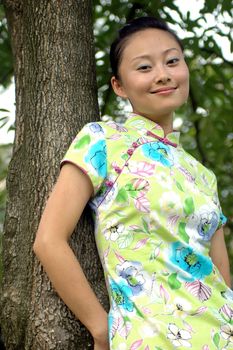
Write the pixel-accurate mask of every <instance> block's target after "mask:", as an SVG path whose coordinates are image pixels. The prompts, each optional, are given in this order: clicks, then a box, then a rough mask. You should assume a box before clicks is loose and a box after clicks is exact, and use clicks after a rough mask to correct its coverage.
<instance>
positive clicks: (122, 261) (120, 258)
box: [115, 252, 125, 263]
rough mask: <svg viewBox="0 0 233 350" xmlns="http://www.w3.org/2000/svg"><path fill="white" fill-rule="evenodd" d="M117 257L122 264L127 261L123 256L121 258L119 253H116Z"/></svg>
mask: <svg viewBox="0 0 233 350" xmlns="http://www.w3.org/2000/svg"><path fill="white" fill-rule="evenodd" d="M115 255H116V257H117V259H118V260H119V261H120V263H124V262H125V259H124V258H123V256H121V255H120V254H118V253H117V252H115Z"/></svg>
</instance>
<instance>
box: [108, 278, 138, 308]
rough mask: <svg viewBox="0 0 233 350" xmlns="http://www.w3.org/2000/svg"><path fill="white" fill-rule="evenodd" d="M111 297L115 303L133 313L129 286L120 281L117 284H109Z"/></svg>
mask: <svg viewBox="0 0 233 350" xmlns="http://www.w3.org/2000/svg"><path fill="white" fill-rule="evenodd" d="M110 288H111V295H112V296H113V300H114V301H115V303H116V304H117V305H118V306H120V307H122V308H123V309H125V310H127V311H133V302H132V301H131V300H130V298H131V297H132V290H131V289H130V288H129V286H128V285H127V284H126V283H125V282H124V281H121V282H119V283H118V284H117V283H116V282H114V281H112V282H111V283H110Z"/></svg>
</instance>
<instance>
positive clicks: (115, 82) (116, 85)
mask: <svg viewBox="0 0 233 350" xmlns="http://www.w3.org/2000/svg"><path fill="white" fill-rule="evenodd" d="M111 84H112V88H113V91H114V92H115V94H116V95H117V96H120V97H122V98H127V97H128V96H127V95H126V93H125V90H124V88H123V86H122V83H121V81H120V80H119V79H117V78H116V77H115V76H113V77H112V78H111Z"/></svg>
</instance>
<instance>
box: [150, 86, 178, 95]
mask: <svg viewBox="0 0 233 350" xmlns="http://www.w3.org/2000/svg"><path fill="white" fill-rule="evenodd" d="M175 90H176V87H166V88H165V87H164V88H161V89H157V90H155V91H152V92H151V94H157V95H168V94H170V93H172V92H174V91H175Z"/></svg>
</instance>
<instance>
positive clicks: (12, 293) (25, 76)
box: [1, 0, 104, 350]
mask: <svg viewBox="0 0 233 350" xmlns="http://www.w3.org/2000/svg"><path fill="white" fill-rule="evenodd" d="M4 6H5V10H6V15H7V20H8V26H9V30H10V34H11V44H12V51H13V57H14V72H15V84H16V107H17V108H16V135H15V142H14V148H13V157H12V160H11V162H10V166H9V170H8V180H7V188H8V205H7V210H6V219H5V225H4V239H3V264H4V274H3V281H2V285H3V293H2V298H1V327H2V333H3V336H4V342H5V344H6V348H7V349H9V350H10V349H25V350H26V349H36V350H38V349H62V350H64V349H77V348H78V349H87V348H88V347H89V346H88V345H90V347H91V343H90V338H89V337H88V335H87V333H86V331H85V330H84V328H83V327H80V326H79V324H78V322H77V321H75V319H74V317H73V316H72V315H71V313H70V312H69V311H68V309H67V308H66V307H65V306H64V304H63V303H62V302H61V301H60V300H59V298H58V297H57V295H56V293H55V292H54V290H53V289H52V288H51V285H50V283H49V281H48V279H47V277H46V276H45V275H44V274H43V273H42V271H41V268H40V267H39V264H38V262H37V260H36V259H35V257H34V254H33V252H32V242H33V240H34V237H35V233H36V230H37V227H38V222H39V219H40V216H41V212H42V208H43V207H44V205H45V201H46V198H47V196H48V194H49V192H50V190H51V188H52V186H53V184H54V182H55V179H56V177H57V175H58V171H59V161H60V159H61V158H62V156H63V155H64V151H65V149H66V148H67V147H68V144H69V143H70V142H71V140H72V139H73V137H74V136H75V134H76V132H77V130H78V129H79V128H80V127H81V126H82V125H83V124H84V123H86V122H88V121H90V120H93V118H98V106H97V94H96V81H95V64H94V45H93V35H92V14H91V10H92V8H91V1H88V0H82V1H75V0H67V1H62V2H58V1H55V0H54V1H43V2H36V3H35V1H33V0H28V1H20V0H18V1H10V0H9V1H8V0H6V1H4ZM87 218H88V217H87ZM88 221H89V220H88ZM79 231H80V232H79V235H78V238H77V237H76V236H74V237H73V239H72V241H71V245H72V247H73V249H74V251H75V253H76V254H77V255H78V256H79V259H80V260H81V264H82V265H83V267H84V269H85V271H86V273H87V277H88V278H89V279H90V280H91V283H92V285H93V287H94V289H95V290H96V292H97V295H98V296H99V298H100V299H101V298H102V299H103V297H104V293H103V292H102V289H101V285H103V278H102V277H103V276H102V271H101V270H100V269H99V264H97V261H96V260H95V256H97V255H96V251H95V245H94V242H93V234H92V232H91V228H90V224H89V223H88V224H87V220H84V222H82V224H81V227H80V230H79ZM90 232H91V234H89V233H90ZM84 236H85V238H84ZM81 251H82V253H80V252H81ZM90 256H91V257H92V259H90Z"/></svg>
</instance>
